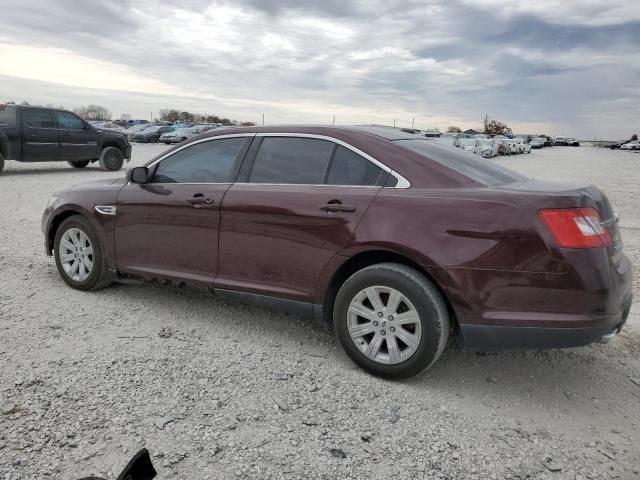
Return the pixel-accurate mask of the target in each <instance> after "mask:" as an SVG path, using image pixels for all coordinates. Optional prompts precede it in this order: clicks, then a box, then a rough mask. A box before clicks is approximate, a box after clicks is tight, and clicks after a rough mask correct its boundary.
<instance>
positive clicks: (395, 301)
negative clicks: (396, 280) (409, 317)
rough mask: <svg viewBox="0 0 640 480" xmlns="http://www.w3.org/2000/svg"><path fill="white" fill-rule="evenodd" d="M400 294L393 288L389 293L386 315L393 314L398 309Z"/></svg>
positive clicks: (400, 299)
mask: <svg viewBox="0 0 640 480" xmlns="http://www.w3.org/2000/svg"><path fill="white" fill-rule="evenodd" d="M402 298H403V297H402V294H401V293H400V292H399V291H397V290H393V291H392V292H391V293H390V294H389V300H388V301H387V315H395V314H396V312H397V311H398V307H399V306H400V302H402Z"/></svg>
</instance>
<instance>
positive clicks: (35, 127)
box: [20, 108, 60, 162]
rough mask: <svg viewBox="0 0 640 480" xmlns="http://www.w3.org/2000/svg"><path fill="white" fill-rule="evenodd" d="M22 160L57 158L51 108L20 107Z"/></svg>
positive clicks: (56, 141)
mask: <svg viewBox="0 0 640 480" xmlns="http://www.w3.org/2000/svg"><path fill="white" fill-rule="evenodd" d="M20 124H21V127H22V160H23V161H25V162H50V161H53V160H58V159H59V154H60V145H59V143H58V130H57V129H56V127H55V124H54V121H53V115H52V112H51V110H47V109H45V108H21V109H20Z"/></svg>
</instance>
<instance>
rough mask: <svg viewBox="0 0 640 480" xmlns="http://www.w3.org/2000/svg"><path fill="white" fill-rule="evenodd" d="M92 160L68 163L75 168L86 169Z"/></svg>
mask: <svg viewBox="0 0 640 480" xmlns="http://www.w3.org/2000/svg"><path fill="white" fill-rule="evenodd" d="M89 162H90V160H69V161H68V162H67V163H68V164H69V165H71V166H72V167H73V168H84V167H86V166H87V165H89Z"/></svg>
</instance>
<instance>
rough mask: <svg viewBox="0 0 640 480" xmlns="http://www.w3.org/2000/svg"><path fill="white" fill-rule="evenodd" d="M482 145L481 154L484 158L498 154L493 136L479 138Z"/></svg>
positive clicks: (496, 143)
mask: <svg viewBox="0 0 640 480" xmlns="http://www.w3.org/2000/svg"><path fill="white" fill-rule="evenodd" d="M478 140H479V141H480V145H481V146H482V153H481V155H482V156H483V157H484V158H492V157H497V156H498V142H497V141H496V140H495V139H493V138H479V139H478Z"/></svg>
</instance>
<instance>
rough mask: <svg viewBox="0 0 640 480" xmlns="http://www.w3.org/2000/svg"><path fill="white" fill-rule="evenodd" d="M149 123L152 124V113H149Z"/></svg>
mask: <svg viewBox="0 0 640 480" xmlns="http://www.w3.org/2000/svg"><path fill="white" fill-rule="evenodd" d="M149 121H150V122H153V112H149Z"/></svg>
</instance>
